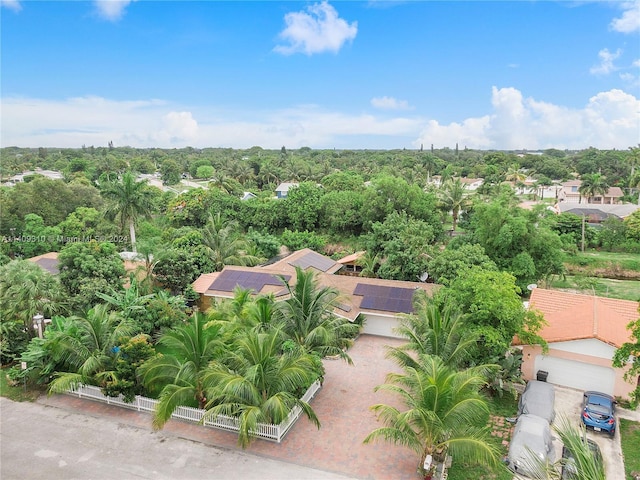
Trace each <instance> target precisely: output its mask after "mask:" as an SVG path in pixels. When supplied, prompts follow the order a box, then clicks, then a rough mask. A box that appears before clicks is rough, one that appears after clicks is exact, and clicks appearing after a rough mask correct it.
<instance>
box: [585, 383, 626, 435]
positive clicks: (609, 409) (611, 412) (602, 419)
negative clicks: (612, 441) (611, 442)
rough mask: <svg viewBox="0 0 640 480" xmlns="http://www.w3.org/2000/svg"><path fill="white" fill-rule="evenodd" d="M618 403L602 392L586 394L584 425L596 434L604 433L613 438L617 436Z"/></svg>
mask: <svg viewBox="0 0 640 480" xmlns="http://www.w3.org/2000/svg"><path fill="white" fill-rule="evenodd" d="M615 413H616V401H615V399H614V398H613V397H612V396H611V395H607V394H606V393H601V392H585V393H584V397H583V399H582V423H584V424H585V426H586V427H588V428H593V429H594V430H595V431H596V432H600V431H604V432H607V433H609V435H611V437H612V438H613V436H614V435H615V434H616V425H617V422H616V417H615Z"/></svg>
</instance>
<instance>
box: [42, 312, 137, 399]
mask: <svg viewBox="0 0 640 480" xmlns="http://www.w3.org/2000/svg"><path fill="white" fill-rule="evenodd" d="M69 323H70V325H71V326H72V328H67V329H65V330H64V331H63V332H61V334H60V335H57V336H55V338H54V339H53V340H52V342H51V345H50V348H51V352H52V356H53V357H54V359H55V360H56V361H57V362H59V363H60V364H62V365H65V366H66V370H67V371H65V372H56V374H55V377H56V378H55V380H54V381H53V382H51V384H50V385H49V393H50V394H51V393H63V392H66V391H67V390H68V389H69V388H73V387H76V386H78V385H80V384H90V385H98V386H105V385H106V383H107V382H109V381H113V380H116V377H115V371H114V370H115V361H116V359H117V356H118V346H119V345H120V344H121V343H122V341H123V340H124V339H126V338H127V337H130V336H131V335H132V334H133V333H134V328H133V326H132V325H131V323H130V322H129V321H127V320H126V319H122V318H121V317H120V316H119V315H118V314H117V313H116V312H109V310H108V306H107V305H96V306H95V307H93V308H92V309H90V310H89V311H88V312H87V313H86V315H85V316H83V317H71V318H70V319H69Z"/></svg>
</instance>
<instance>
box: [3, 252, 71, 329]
mask: <svg viewBox="0 0 640 480" xmlns="http://www.w3.org/2000/svg"><path fill="white" fill-rule="evenodd" d="M63 299H64V297H63V294H62V289H61V286H60V282H59V281H58V279H57V278H56V277H54V276H53V275H51V274H50V273H49V272H47V271H46V270H44V269H43V268H41V267H40V266H39V265H37V264H36V263H33V262H30V261H28V260H13V261H11V262H9V263H7V264H6V265H3V266H2V267H0V316H1V317H2V321H3V322H4V321H5V320H6V321H10V320H20V321H21V322H22V323H23V325H24V328H25V329H26V330H27V331H28V332H29V334H30V336H33V335H34V330H33V328H32V321H33V317H34V316H35V315H37V314H42V315H44V316H47V317H51V316H52V315H54V314H57V313H62V312H64V310H65V307H64V305H63Z"/></svg>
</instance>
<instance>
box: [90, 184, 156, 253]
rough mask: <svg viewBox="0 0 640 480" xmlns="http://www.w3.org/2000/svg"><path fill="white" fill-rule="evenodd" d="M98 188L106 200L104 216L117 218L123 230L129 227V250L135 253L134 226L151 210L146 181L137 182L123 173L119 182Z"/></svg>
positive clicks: (147, 215)
mask: <svg viewBox="0 0 640 480" xmlns="http://www.w3.org/2000/svg"><path fill="white" fill-rule="evenodd" d="M100 187H101V194H102V196H103V197H104V198H105V200H107V207H106V210H105V214H106V216H107V217H108V218H116V217H117V218H119V219H120V226H121V227H122V229H123V230H124V228H126V227H127V226H128V227H129V235H130V236H131V250H132V251H134V252H135V251H136V229H135V225H136V223H137V222H138V220H139V219H140V218H141V217H150V216H151V212H152V210H153V205H152V200H151V195H152V193H151V190H150V189H149V186H148V185H147V181H146V180H144V181H140V182H138V181H137V180H136V177H135V176H134V175H133V173H131V172H125V173H124V174H123V175H122V177H121V178H120V180H119V181H113V182H106V183H104V184H102V185H100Z"/></svg>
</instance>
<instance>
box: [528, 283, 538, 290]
mask: <svg viewBox="0 0 640 480" xmlns="http://www.w3.org/2000/svg"><path fill="white" fill-rule="evenodd" d="M536 288H538V284H536V283H530V284H529V285H527V290H529V291H532V290H535V289H536Z"/></svg>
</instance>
